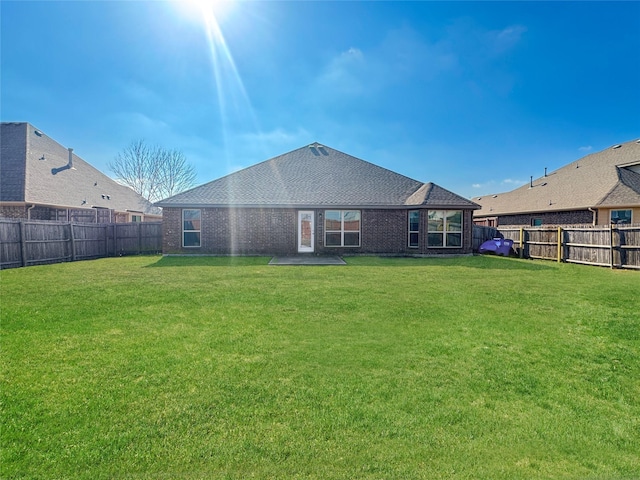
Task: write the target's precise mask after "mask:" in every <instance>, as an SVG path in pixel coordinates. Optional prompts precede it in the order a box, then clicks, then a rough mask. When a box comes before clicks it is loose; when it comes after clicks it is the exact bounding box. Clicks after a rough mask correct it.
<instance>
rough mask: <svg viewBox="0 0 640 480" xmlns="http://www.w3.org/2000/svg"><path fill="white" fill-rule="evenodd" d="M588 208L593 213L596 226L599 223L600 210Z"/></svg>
mask: <svg viewBox="0 0 640 480" xmlns="http://www.w3.org/2000/svg"><path fill="white" fill-rule="evenodd" d="M588 210H589V211H590V212H591V213H593V226H594V227H595V226H596V225H597V224H598V211H597V210H594V209H593V208H591V207H589V209H588Z"/></svg>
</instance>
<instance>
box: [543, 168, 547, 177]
mask: <svg viewBox="0 0 640 480" xmlns="http://www.w3.org/2000/svg"><path fill="white" fill-rule="evenodd" d="M544 176H545V177H546V176H547V167H544Z"/></svg>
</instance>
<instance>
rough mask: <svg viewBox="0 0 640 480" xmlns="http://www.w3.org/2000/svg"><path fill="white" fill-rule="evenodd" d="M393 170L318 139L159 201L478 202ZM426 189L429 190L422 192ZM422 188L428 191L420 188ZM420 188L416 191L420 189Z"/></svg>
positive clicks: (221, 203)
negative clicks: (327, 144) (337, 148)
mask: <svg viewBox="0 0 640 480" xmlns="http://www.w3.org/2000/svg"><path fill="white" fill-rule="evenodd" d="M428 185H431V187H430V188H428V189H427V188H425V185H424V184H423V183H422V182H419V181H417V180H413V179H411V178H409V177H406V176H404V175H400V174H398V173H395V172H392V171H391V170H387V169H385V168H382V167H379V166H377V165H374V164H372V163H369V162H366V161H364V160H360V159H359V158H356V157H353V156H351V155H347V154H346V153H343V152H340V151H338V150H334V149H333V148H330V147H326V146H322V145H320V144H318V143H314V144H311V145H309V146H305V147H302V148H299V149H297V150H293V151H292V152H289V153H285V154H283V155H280V156H277V157H274V158H272V159H270V160H267V161H265V162H262V163H258V164H256V165H254V166H251V167H248V168H245V169H244V170H240V171H238V172H235V173H232V174H230V175H227V176H225V177H222V178H219V179H217V180H214V181H212V182H209V183H206V184H204V185H201V186H199V187H196V188H194V189H192V190H189V191H187V192H183V193H180V194H178V195H175V196H173V197H170V198H167V199H165V200H162V201H160V202H158V203H157V205H159V206H162V207H187V206H229V205H236V206H298V207H303V206H306V207H313V206H344V207H348V206H360V207H362V206H371V207H375V206H405V205H407V201H408V199H409V198H413V201H414V202H415V203H410V204H411V205H426V204H431V203H425V202H431V198H430V196H429V195H426V193H431V194H432V195H433V199H434V200H438V201H442V202H444V203H446V204H449V203H447V202H453V203H455V202H454V198H455V199H456V200H457V201H458V202H459V204H458V206H462V205H464V206H465V207H466V208H473V207H474V206H475V204H473V203H472V202H470V201H469V200H466V199H464V198H462V197H459V196H457V195H455V194H453V193H451V192H448V191H447V190H444V189H443V188H441V187H438V186H437V185H433V184H428ZM422 190H424V191H423V192H422ZM419 191H421V192H422V194H421V193H418V192H419ZM414 194H416V195H414Z"/></svg>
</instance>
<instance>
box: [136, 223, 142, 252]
mask: <svg viewBox="0 0 640 480" xmlns="http://www.w3.org/2000/svg"><path fill="white" fill-rule="evenodd" d="M136 225H137V226H138V255H140V254H141V253H142V222H138V223H136Z"/></svg>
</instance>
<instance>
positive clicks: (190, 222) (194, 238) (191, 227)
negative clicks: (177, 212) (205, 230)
mask: <svg viewBox="0 0 640 480" xmlns="http://www.w3.org/2000/svg"><path fill="white" fill-rule="evenodd" d="M182 246H184V247H199V246H200V210H183V211H182Z"/></svg>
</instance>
